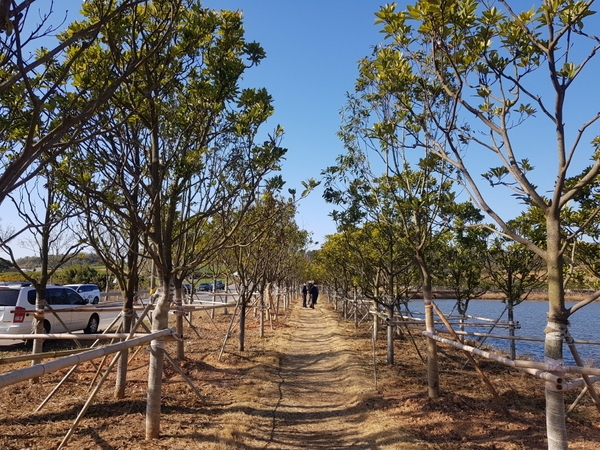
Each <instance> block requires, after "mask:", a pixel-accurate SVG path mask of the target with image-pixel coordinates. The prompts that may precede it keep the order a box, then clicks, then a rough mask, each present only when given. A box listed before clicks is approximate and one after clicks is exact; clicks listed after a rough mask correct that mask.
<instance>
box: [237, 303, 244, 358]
mask: <svg viewBox="0 0 600 450" xmlns="http://www.w3.org/2000/svg"><path fill="white" fill-rule="evenodd" d="M245 337H246V302H245V301H242V302H240V336H239V341H238V350H239V351H240V352H243V351H244V339H245Z"/></svg>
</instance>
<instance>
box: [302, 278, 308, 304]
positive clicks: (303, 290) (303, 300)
mask: <svg viewBox="0 0 600 450" xmlns="http://www.w3.org/2000/svg"><path fill="white" fill-rule="evenodd" d="M307 294H308V288H307V287H306V283H304V284H303V285H302V307H303V308H306V295H307Z"/></svg>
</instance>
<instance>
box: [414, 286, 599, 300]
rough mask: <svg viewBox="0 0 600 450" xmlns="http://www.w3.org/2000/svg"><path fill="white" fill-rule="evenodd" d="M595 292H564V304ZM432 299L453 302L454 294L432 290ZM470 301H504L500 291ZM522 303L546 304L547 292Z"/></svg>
mask: <svg viewBox="0 0 600 450" xmlns="http://www.w3.org/2000/svg"><path fill="white" fill-rule="evenodd" d="M595 292H596V291H594V290H591V289H590V290H589V291H588V290H586V291H583V290H582V291H579V290H578V291H566V292H565V301H566V302H579V301H582V300H585V299H586V298H588V297H589V296H590V295H592V294H593V293H595ZM413 298H414V299H418V300H422V299H423V295H422V294H417V295H416V296H415V297H413ZM433 299H434V300H455V299H456V295H454V292H453V291H451V290H447V289H434V290H433ZM471 300H500V301H504V296H503V295H502V293H501V292H500V291H488V292H486V293H485V294H483V295H482V296H480V297H475V298H473V299H471ZM524 301H526V302H529V301H536V302H547V301H548V292H547V291H535V292H531V293H530V294H529V295H528V296H527V299H525V300H524ZM595 301H600V299H598V300H595Z"/></svg>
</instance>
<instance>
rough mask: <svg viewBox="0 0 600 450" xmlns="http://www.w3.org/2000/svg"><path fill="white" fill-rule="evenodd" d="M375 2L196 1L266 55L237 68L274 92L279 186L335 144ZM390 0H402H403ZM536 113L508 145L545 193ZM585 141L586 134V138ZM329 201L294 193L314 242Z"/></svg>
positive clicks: (584, 110) (550, 154)
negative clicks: (220, 12) (239, 17)
mask: <svg viewBox="0 0 600 450" xmlns="http://www.w3.org/2000/svg"><path fill="white" fill-rule="evenodd" d="M383 3H385V2H380V1H372V0H303V1H284V0H207V1H205V2H204V3H203V4H204V6H207V7H210V8H213V9H230V10H242V11H243V17H244V25H245V30H246V39H247V40H248V41H257V42H259V43H260V44H261V45H262V46H263V48H264V49H265V51H266V54H267V58H266V59H265V60H264V61H263V62H262V63H261V64H260V65H259V66H258V67H254V68H251V69H249V70H248V71H247V72H246V74H245V76H244V80H243V85H244V86H247V87H265V88H266V89H267V90H268V91H269V93H270V94H271V95H272V97H273V100H274V106H275V114H274V115H273V117H271V118H270V119H269V121H268V122H267V124H265V126H264V128H263V130H264V132H265V133H268V132H269V131H271V130H272V129H273V128H274V127H275V126H277V125H281V126H283V127H284V129H285V136H284V140H283V143H282V145H283V146H284V147H286V148H287V149H288V153H287V155H286V160H285V161H284V164H283V171H282V175H283V177H284V179H285V180H286V182H287V187H288V188H296V189H297V191H301V190H302V186H301V181H302V180H306V179H308V178H317V179H318V178H320V173H321V171H322V170H323V169H324V168H326V167H327V166H330V165H332V164H334V163H335V159H336V157H337V156H338V155H340V154H342V153H344V148H343V146H342V144H341V142H340V141H339V139H338V138H337V136H336V132H337V131H338V129H339V126H340V123H341V120H340V114H339V111H340V110H341V109H342V108H343V106H344V105H345V102H346V93H347V92H348V91H352V90H353V86H354V81H355V80H356V78H357V75H358V71H357V62H358V60H360V59H361V58H363V57H365V56H368V55H370V54H371V51H372V48H373V46H375V45H377V44H378V43H380V42H381V41H382V39H383V36H382V35H381V33H379V28H378V27H376V26H375V25H374V20H375V15H374V14H375V12H376V11H378V10H379V8H380V6H381V5H382V4H383ZM397 3H398V5H399V7H401V8H403V7H404V5H405V4H406V3H407V2H406V1H400V2H397ZM517 3H518V2H515V4H517ZM536 3H537V2H536ZM80 5H81V2H80V0H66V1H65V0H63V1H61V2H60V3H59V2H56V3H55V10H56V11H57V12H59V11H62V10H63V9H64V8H65V7H66V8H69V9H70V14H69V16H70V17H69V18H70V19H71V18H73V17H74V13H76V11H78V10H79V7H80ZM58 15H60V14H57V16H58ZM599 20H600V18H598V17H596V16H594V18H593V19H592V21H591V23H590V25H593V26H592V27H588V28H586V31H588V32H597V31H598V24H599ZM590 28H593V29H590ZM597 59H600V58H597ZM598 66H599V64H598V61H595V62H594V67H589V68H588V69H587V70H586V72H587V76H586V78H584V79H582V80H580V81H578V82H577V86H576V88H577V92H576V94H577V95H576V96H575V98H574V100H571V101H570V103H569V108H570V109H569V111H568V113H569V115H568V116H567V125H568V126H569V127H570V129H571V130H572V133H571V136H570V137H571V138H572V137H573V135H574V131H575V130H576V129H577V128H578V127H579V126H580V125H581V124H582V123H584V122H585V121H586V120H588V119H589V118H590V117H591V115H592V114H593V113H595V112H596V111H598V110H600V108H598V106H597V105H599V101H598V94H599V90H598V89H597V88H596V87H595V86H596V84H597V81H596V78H597V77H596V74H597V73H598V71H599V70H600V67H598ZM539 82H540V83H546V84H547V82H548V79H547V75H544V74H541V77H540V78H539ZM541 92H542V94H544V91H543V90H542V91H541ZM538 119H541V120H538ZM536 122H545V123H544V124H543V126H542V127H538V126H535V125H534V124H528V125H527V126H526V127H523V129H521V130H518V132H517V133H515V134H514V137H515V142H514V144H516V145H517V146H518V147H519V150H520V151H519V155H518V156H519V158H525V157H526V158H529V159H530V160H531V161H532V163H533V164H534V165H535V167H536V169H537V170H536V172H539V175H538V176H537V177H536V178H535V179H534V182H535V183H538V185H540V186H543V188H542V191H543V192H548V191H549V190H550V189H552V185H553V182H554V174H555V173H556V164H555V147H556V142H555V136H554V132H553V130H552V127H551V126H549V123H548V121H547V120H543V117H542V115H541V114H538V117H537V119H536ZM531 125H534V126H531ZM596 133H597V131H596ZM587 142H589V137H588V138H587V139H586V144H584V146H586V147H588V146H587ZM588 148H589V147H588ZM469 154H470V158H472V159H473V160H475V162H476V163H478V165H480V166H481V169H480V170H475V171H474V172H473V175H474V177H476V178H479V174H481V173H482V172H483V171H485V170H486V168H487V167H489V166H497V165H499V161H497V160H490V159H489V158H487V157H486V155H487V154H485V153H483V152H482V151H481V149H470V150H469ZM589 155H590V153H589V151H587V152H586V153H585V155H581V156H578V158H579V159H578V160H577V165H578V166H579V167H582V166H583V165H585V164H589V159H588V158H589ZM546 185H547V188H546ZM484 191H485V193H486V195H487V194H491V195H490V198H491V199H492V200H491V203H492V206H493V207H496V208H497V209H498V212H499V213H501V215H503V216H504V217H506V218H512V217H514V216H516V215H517V214H518V213H519V212H520V210H521V209H522V205H518V204H516V203H515V202H514V200H511V196H510V192H507V191H503V192H499V190H498V189H496V190H495V191H494V192H491V191H490V190H489V189H485V186H484ZM331 209H332V207H331V205H328V204H326V203H325V202H324V200H323V199H322V186H321V187H319V188H317V189H316V190H315V191H314V192H313V193H312V194H311V195H310V196H309V197H308V198H307V199H305V200H303V201H302V202H301V204H300V206H299V213H298V216H297V221H298V224H299V226H300V227H301V228H303V229H306V230H308V231H310V232H311V233H312V237H313V240H314V241H318V242H319V243H322V242H323V238H324V236H325V235H327V234H332V233H334V232H335V225H334V223H333V221H332V220H331V218H330V217H329V213H330V211H331ZM13 217H14V213H11V212H10V210H9V207H8V205H7V204H6V202H5V204H4V205H0V218H2V221H0V226H6V225H10V223H11V219H12V218H13ZM316 247H318V246H315V247H313V248H316Z"/></svg>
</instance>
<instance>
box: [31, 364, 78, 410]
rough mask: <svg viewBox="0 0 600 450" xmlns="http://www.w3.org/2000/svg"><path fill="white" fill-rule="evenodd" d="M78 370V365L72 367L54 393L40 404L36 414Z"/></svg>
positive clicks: (53, 390)
mask: <svg viewBox="0 0 600 450" xmlns="http://www.w3.org/2000/svg"><path fill="white" fill-rule="evenodd" d="M76 368H77V365H75V366H73V367H71V369H69V371H68V372H67V373H66V374H65V376H64V377H62V379H61V380H60V381H59V382H58V384H57V385H56V386H55V387H54V389H52V391H51V392H50V393H49V394H48V396H47V397H46V398H45V399H44V400H43V401H42V403H40V404H39V406H38V407H37V408H36V409H35V411H34V412H38V411H40V410H41V409H42V408H43V407H44V406H45V405H46V403H48V402H49V401H50V399H51V398H52V397H54V394H55V393H56V392H57V391H58V389H59V388H60V387H61V386H62V385H63V384H64V383H65V381H67V380H68V379H69V377H70V376H71V374H72V373H73V372H74V371H75V369H76Z"/></svg>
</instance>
